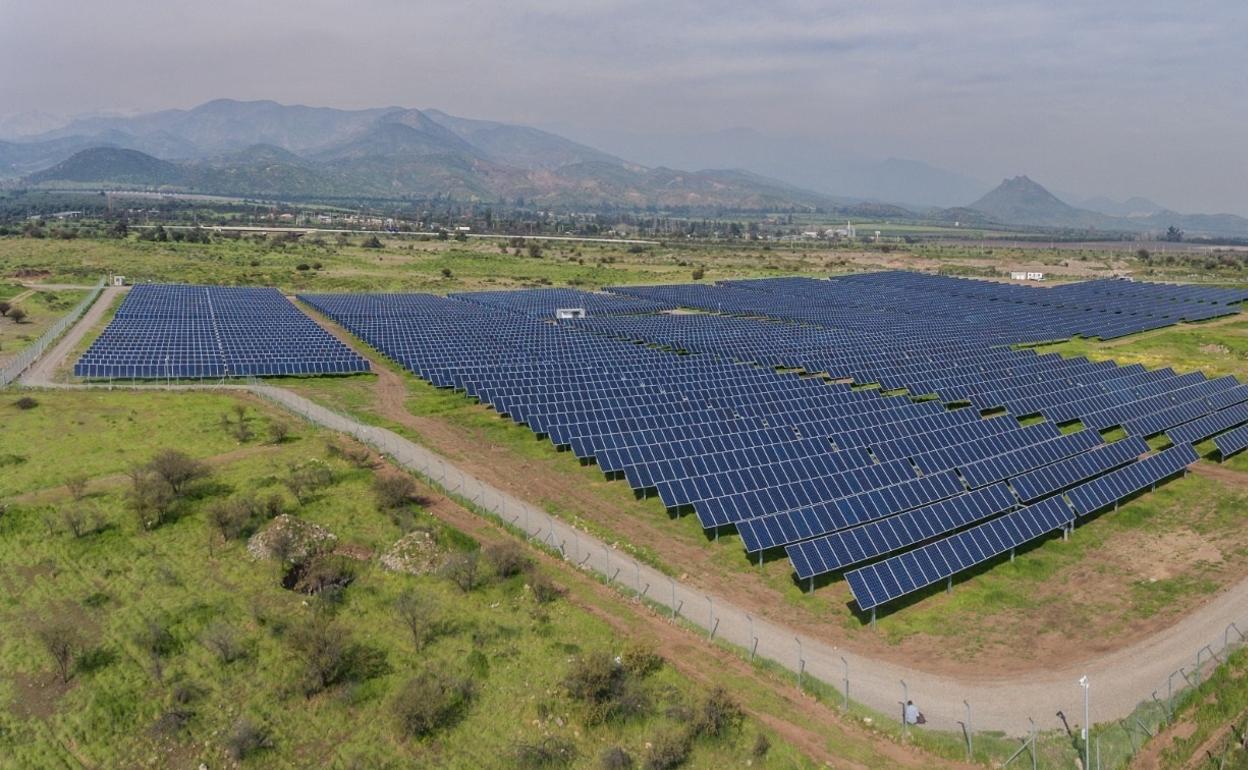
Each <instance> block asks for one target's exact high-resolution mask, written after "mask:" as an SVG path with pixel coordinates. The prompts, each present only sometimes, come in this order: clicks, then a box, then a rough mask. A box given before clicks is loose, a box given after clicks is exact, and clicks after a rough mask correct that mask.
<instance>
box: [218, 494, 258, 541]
mask: <svg viewBox="0 0 1248 770" xmlns="http://www.w3.org/2000/svg"><path fill="white" fill-rule="evenodd" d="M251 516H252V511H251V510H250V508H249V507H248V506H246V505H245V504H244V503H243V502H242V501H240V500H216V501H213V503H212V504H211V505H209V506H208V524H209V526H211V527H212V528H213V529H214V530H216V531H217V533H219V534H220V535H221V539H222V540H225V541H227V542H228V541H230V540H236V539H238V538H239V537H241V536H242V535H243V533H244V532H245V531H246V530H247V525H248V524H249V523H250V522H251Z"/></svg>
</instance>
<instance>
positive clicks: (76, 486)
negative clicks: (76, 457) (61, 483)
mask: <svg viewBox="0 0 1248 770" xmlns="http://www.w3.org/2000/svg"><path fill="white" fill-rule="evenodd" d="M87 481H88V480H87V477H86V476H84V475H82V474H81V473H76V474H74V475H73V476H70V477H69V478H68V479H66V480H65V491H67V492H69V496H70V497H72V498H73V499H74V502H81V501H82V498H84V497H86V496H87Z"/></svg>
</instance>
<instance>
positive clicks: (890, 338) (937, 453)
mask: <svg viewBox="0 0 1248 770" xmlns="http://www.w3.org/2000/svg"><path fill="white" fill-rule="evenodd" d="M1080 287H1083V288H1080ZM611 291H612V292H613V293H614V295H615V296H616V297H618V298H619V301H613V300H610V299H607V298H608V297H611V296H612V295H610V294H593V293H584V292H572V291H571V290H541V291H537V292H529V291H515V292H481V293H469V294H462V295H455V296H453V297H449V298H444V297H435V296H431V295H419V294H398V295H350V296H347V295H309V296H306V297H303V299H304V300H305V301H307V302H309V303H310V304H312V305H313V306H315V307H317V308H318V309H320V310H321V311H322V312H324V313H326V314H328V315H329V316H331V317H332V318H334V319H335V320H337V321H338V322H339V323H341V324H342V325H344V326H345V327H346V328H348V329H349V330H351V331H352V332H353V333H354V334H356V335H358V336H359V337H360V338H362V339H363V340H365V341H366V342H368V343H369V344H370V345H372V346H373V347H375V348H377V349H378V350H381V351H382V352H383V353H385V354H386V355H388V356H390V357H391V358H393V359H394V360H395V361H397V362H399V363H400V364H402V365H403V366H404V367H406V368H407V369H409V370H410V371H412V372H414V373H415V374H417V375H418V376H420V377H421V378H423V379H425V380H427V381H429V382H431V383H433V384H435V385H438V386H440V387H448V388H455V389H458V390H460V391H463V392H464V393H466V394H467V395H469V396H472V397H475V398H477V399H479V400H480V401H481V402H482V403H484V404H487V405H489V406H491V407H493V408H494V409H495V410H496V411H498V412H499V413H500V414H502V415H506V416H508V417H510V418H511V419H512V420H514V421H516V422H517V423H521V424H524V425H527V426H528V427H529V428H531V429H532V430H533V431H535V432H536V433H538V434H540V435H544V436H547V437H548V438H549V439H550V440H551V441H552V443H554V444H555V445H557V446H560V447H567V448H569V449H570V450H571V451H572V452H573V453H575V454H576V455H577V456H578V457H580V458H583V459H592V460H593V461H595V462H596V463H597V464H598V465H599V466H600V468H601V469H602V470H603V471H604V473H607V474H608V475H609V476H611V477H621V478H623V479H625V480H626V481H627V483H628V484H630V486H632V487H633V488H634V489H637V490H654V491H655V492H656V493H657V495H658V497H659V498H660V499H661V500H662V501H663V503H664V504H665V505H666V506H668V507H669V508H671V509H675V510H678V511H691V512H692V513H694V514H695V515H696V517H697V519H698V521H699V522H700V524H701V525H702V526H703V528H704V529H706V530H707V532H708V533H716V534H718V533H719V532H721V531H723V530H726V529H735V530H736V531H737V532H738V533H739V534H740V536H741V540H742V543H743V544H744V546H745V549H746V551H747V553H749V554H760V555H761V554H762V553H763V552H765V551H768V550H773V549H780V548H783V549H784V551H785V553H786V554H787V556H788V557H789V560H790V561H791V563H792V564H793V567H794V571H795V573H796V574H797V575H798V576H799V577H802V578H813V577H816V576H818V575H824V574H828V573H834V572H842V571H845V570H849V571H848V572H845V574H846V578H847V580H848V582H849V585H850V587H851V590H852V591H853V593H854V596H855V598H856V600H857V602H858V604H859V606H860V607H862V608H863V609H870V608H873V607H875V606H878V604H880V603H882V602H885V601H889V600H891V599H895V598H897V597H898V596H901V595H904V594H905V593H909V592H912V591H916V590H919V589H920V588H922V587H923V586H926V585H930V584H931V583H932V582H933V581H936V580H939V579H941V578H944V577H949V576H950V575H952V574H955V573H956V572H958V571H960V570H963V569H966V568H967V567H969V566H973V565H975V564H979V563H981V562H983V561H984V560H986V559H990V558H993V557H994V556H996V555H998V554H1001V553H1004V552H1005V551H1008V550H1010V549H1012V548H1015V547H1017V546H1018V545H1021V544H1023V543H1026V542H1028V541H1030V540H1033V539H1035V538H1037V537H1040V536H1042V535H1044V534H1045V533H1047V532H1053V531H1056V530H1060V529H1062V528H1064V527H1067V526H1070V525H1072V524H1073V523H1074V522H1075V521H1076V520H1077V516H1083V515H1087V514H1089V513H1093V512H1095V511H1096V510H1099V509H1100V508H1103V507H1105V506H1107V505H1110V504H1112V503H1114V502H1117V501H1119V500H1122V499H1125V498H1126V497H1129V496H1130V495H1132V494H1135V493H1136V492H1138V491H1139V490H1140V489H1142V488H1143V487H1141V486H1140V485H1141V484H1143V485H1144V487H1146V486H1149V485H1151V484H1153V483H1155V482H1156V481H1158V480H1161V479H1164V478H1166V477H1168V476H1170V475H1174V474H1175V473H1177V472H1179V471H1180V470H1182V468H1183V467H1185V466H1186V465H1187V464H1190V463H1191V462H1194V461H1195V459H1196V458H1195V454H1194V452H1193V451H1192V449H1191V446H1190V443H1191V441H1186V442H1185V441H1183V440H1179V441H1176V442H1175V443H1176V447H1175V448H1173V449H1170V450H1166V451H1164V452H1161V453H1159V454H1150V453H1149V448H1148V445H1147V444H1146V443H1145V441H1144V439H1145V438H1147V437H1149V436H1153V435H1158V434H1160V433H1162V432H1164V431H1169V435H1170V436H1171V437H1175V436H1178V437H1180V438H1181V439H1190V440H1192V441H1194V440H1203V439H1204V438H1208V437H1209V436H1211V435H1215V434H1218V433H1221V435H1220V436H1218V439H1217V440H1225V441H1227V442H1229V441H1231V440H1232V436H1233V434H1234V431H1232V433H1222V431H1224V430H1225V429H1230V428H1235V426H1237V425H1244V424H1245V423H1248V407H1246V406H1245V405H1248V386H1242V385H1239V384H1238V383H1237V382H1236V381H1235V380H1234V379H1233V378H1219V379H1214V380H1210V379H1207V378H1205V377H1204V376H1203V375H1201V374H1200V373H1189V374H1182V375H1181V374H1178V373H1176V372H1174V371H1172V370H1169V369H1162V370H1156V371H1150V370H1146V369H1144V368H1143V367H1141V366H1138V365H1135V366H1127V367H1119V366H1116V365H1115V364H1113V363H1112V362H1091V361H1088V360H1086V359H1083V358H1073V359H1066V358H1063V357H1061V356H1059V355H1056V354H1044V355H1042V354H1038V353H1037V352H1036V351H1035V350H1033V349H1030V348H1018V347H1016V346H1017V345H1019V344H1026V343H1034V342H1037V341H1045V340H1057V339H1064V338H1067V337H1070V336H1072V335H1076V334H1082V335H1094V336H1100V337H1113V336H1120V335H1122V334H1129V333H1132V332H1135V331H1142V330H1145V329H1152V328H1159V327H1161V326H1165V325H1168V324H1173V323H1176V322H1178V321H1179V320H1182V319H1197V318H1208V317H1214V316H1216V315H1223V314H1227V313H1235V312H1238V308H1237V307H1234V306H1233V305H1234V303H1237V302H1239V301H1241V300H1242V299H1244V298H1245V296H1246V295H1245V294H1244V293H1243V292H1233V291H1229V290H1227V291H1220V290H1210V289H1191V288H1189V287H1172V286H1162V285H1142V284H1132V283H1128V282H1123V281H1109V282H1103V281H1096V282H1089V284H1086V285H1085V284H1075V285H1073V287H1070V288H1065V289H1062V290H1061V291H1058V290H1045V289H1033V288H1029V287H1021V286H1010V285H1004V284H996V283H991V282H985V281H973V280H967V279H955V278H944V277H936V276H922V275H917V274H911V273H898V272H892V273H874V274H866V275H858V276H847V277H844V278H836V279H831V280H815V279H805V278H779V279H765V280H757V281H735V282H729V283H726V284H720V285H704V284H690V285H680V286H656V287H619V288H615V289H612V290H611ZM636 303H640V304H636ZM568 306H571V307H586V308H587V310H589V317H588V318H585V319H578V320H567V321H559V322H554V321H553V320H552V319H551V316H552V314H553V310H554V308H556V307H568ZM673 307H683V308H691V309H697V310H702V311H707V312H704V313H692V314H690V313H682V314H673V313H665V312H663V311H664V310H665V309H668V308H673ZM868 385H870V386H874V387H864V386H868ZM1241 416H1242V417H1243V418H1244V419H1240V418H1241ZM1022 418H1027V419H1026V420H1022ZM1076 420H1077V421H1080V422H1082V423H1083V426H1084V427H1083V429H1082V430H1074V431H1073V432H1072V431H1071V430H1070V429H1059V427H1058V425H1059V424H1063V425H1064V424H1067V423H1072V422H1073V421H1076ZM1116 426H1122V427H1124V428H1125V429H1126V432H1127V436H1126V437H1125V438H1120V439H1119V440H1116V441H1112V442H1109V443H1107V442H1106V440H1105V439H1104V438H1103V437H1102V435H1101V433H1100V430H1101V429H1104V428H1110V427H1116ZM1074 427H1076V428H1077V427H1078V426H1074ZM1244 427H1248V425H1245V426H1244ZM1236 430H1240V429H1239V428H1236ZM1245 443H1248V440H1246V442H1245ZM1229 446H1230V444H1229V443H1228V447H1229ZM1240 448H1242V447H1240ZM1072 506H1073V507H1072ZM938 557H939V558H938ZM851 568H852V569H851Z"/></svg>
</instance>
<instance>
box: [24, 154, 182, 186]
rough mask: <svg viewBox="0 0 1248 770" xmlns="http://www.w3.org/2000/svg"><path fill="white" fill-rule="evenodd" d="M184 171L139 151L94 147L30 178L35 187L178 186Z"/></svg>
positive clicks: (173, 164) (28, 178) (28, 179)
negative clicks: (71, 184)
mask: <svg viewBox="0 0 1248 770" xmlns="http://www.w3.org/2000/svg"><path fill="white" fill-rule="evenodd" d="M185 179H186V175H185V174H184V172H183V169H182V168H181V167H179V166H178V165H177V164H175V163H170V162H169V161H164V160H160V159H158V158H153V157H152V156H151V155H146V154H144V153H141V152H139V151H138V150H127V149H123V148H120V147H95V148H92V149H90V150H83V151H82V152H79V153H76V154H74V155H72V156H70V158H69V159H67V160H64V161H61V162H60V163H57V164H56V165H55V166H52V167H51V168H48V169H44V170H43V171H40V172H38V173H35V174H31V175H30V176H29V177H27V181H29V182H30V183H32V184H38V183H40V182H48V181H52V180H55V181H58V182H89V183H94V182H109V183H113V184H132V185H141V186H144V187H158V186H162V185H179V184H183V183H184V182H185Z"/></svg>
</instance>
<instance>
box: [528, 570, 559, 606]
mask: <svg viewBox="0 0 1248 770" xmlns="http://www.w3.org/2000/svg"><path fill="white" fill-rule="evenodd" d="M529 590H530V591H532V592H533V598H534V599H536V600H537V603H538V604H550V603H551V602H553V601H554V600H556V599H558V598H559V597H560V596H561V595H563V591H562V590H561V589H560V588H559V586H558V585H556V584H555V581H553V580H551V579H550V578H548V577H546V576H545V575H544V574H542V573H541V572H534V573H532V575H530V576H529Z"/></svg>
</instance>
